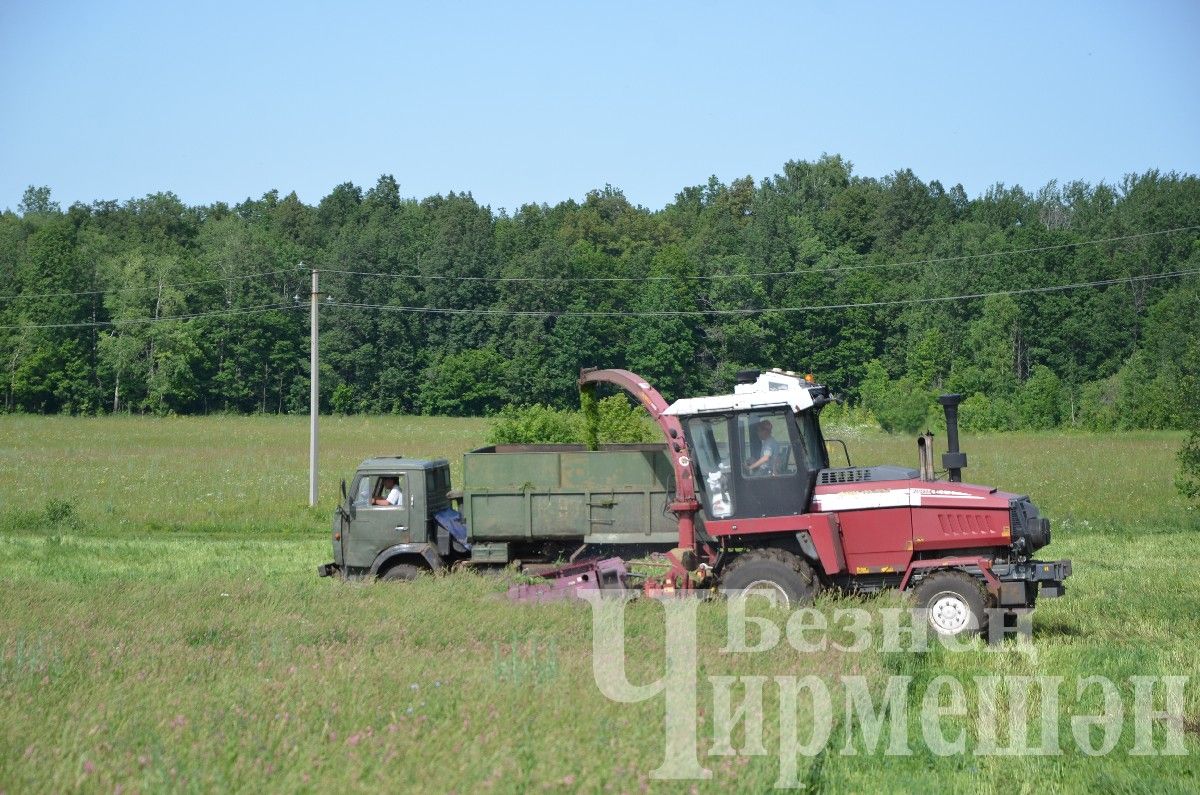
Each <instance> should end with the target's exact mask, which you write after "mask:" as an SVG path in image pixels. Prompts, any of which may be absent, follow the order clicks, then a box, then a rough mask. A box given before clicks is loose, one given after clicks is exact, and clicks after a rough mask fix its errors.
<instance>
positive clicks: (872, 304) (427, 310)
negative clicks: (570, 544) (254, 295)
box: [325, 268, 1200, 317]
mask: <svg viewBox="0 0 1200 795" xmlns="http://www.w3.org/2000/svg"><path fill="white" fill-rule="evenodd" d="M1198 274H1200V268H1193V269H1189V270H1180V271H1169V272H1164V273H1151V274H1144V275H1140V276H1121V277H1118V278H1113V279H1099V280H1096V281H1090V282H1075V283H1073V284H1058V285H1048V286H1041V287H1025V288H1018V289H1013V290H993V291H990V292H980V293H969V294H965V295H944V296H930V297H921V298H897V299H893V300H887V301H864V302H859V303H846V304H813V305H809V306H786V307H763V308H733V309H679V310H655V311H628V312H626V311H617V310H605V311H580V310H563V311H559V310H549V309H546V310H519V309H518V310H511V309H455V308H450V307H422V306H391V305H388V304H367V303H354V302H348V301H329V302H327V303H326V304H325V306H334V307H345V308H349V309H377V310H381V311H385V312H411V313H424V314H445V315H506V316H512V317H681V316H683V317H686V316H704V315H759V314H770V313H773V312H817V311H823V310H831V309H865V308H877V307H885V306H907V305H911V304H927V303H938V302H947V301H966V300H973V299H979V298H990V297H993V296H1001V295H1030V294H1035V293H1051V292H1062V291H1066V290H1078V289H1083V288H1087V287H1103V286H1108V285H1116V284H1127V283H1131V282H1144V281H1155V280H1159V279H1170V278H1178V277H1182V276H1194V275H1198Z"/></svg>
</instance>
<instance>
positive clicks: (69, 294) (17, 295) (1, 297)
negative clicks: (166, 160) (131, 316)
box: [0, 268, 307, 301]
mask: <svg viewBox="0 0 1200 795" xmlns="http://www.w3.org/2000/svg"><path fill="white" fill-rule="evenodd" d="M299 270H307V268H303V269H302V268H281V269H280V270H274V271H261V272H258V273H242V274H239V275H237V276H223V277H222V276H216V277H213V278H211V279H196V280H195V281H188V282H162V283H161V284H158V283H155V284H150V285H145V286H138V287H116V288H112V289H108V290H79V291H77V292H61V293H14V294H12V295H0V301H12V300H16V299H25V298H74V297H77V296H81V295H108V294H114V293H127V292H147V291H150V290H159V289H165V288H167V287H194V286H196V285H198V284H214V283H217V282H233V281H239V280H244V279H255V278H258V277H259V276H275V275H278V274H280V273H295V272H297V271H299Z"/></svg>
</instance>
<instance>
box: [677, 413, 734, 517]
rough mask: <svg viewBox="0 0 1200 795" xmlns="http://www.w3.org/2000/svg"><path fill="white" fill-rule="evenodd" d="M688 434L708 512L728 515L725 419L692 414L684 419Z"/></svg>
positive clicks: (730, 505) (730, 493) (730, 496)
mask: <svg viewBox="0 0 1200 795" xmlns="http://www.w3.org/2000/svg"><path fill="white" fill-rule="evenodd" d="M688 436H689V437H690V438H691V440H692V448H693V450H692V453H693V454H694V455H695V456H696V466H697V467H698V468H699V470H700V489H701V491H702V492H703V493H704V500H705V503H706V505H705V508H706V509H707V512H708V515H709V516H711V517H713V518H714V519H723V518H725V517H727V516H732V515H733V491H732V489H731V488H730V482H729V480H730V465H729V456H730V449H729V418H728V417H694V418H692V419H691V420H688Z"/></svg>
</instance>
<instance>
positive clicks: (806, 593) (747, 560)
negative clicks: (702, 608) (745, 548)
mask: <svg viewBox="0 0 1200 795" xmlns="http://www.w3.org/2000/svg"><path fill="white" fill-rule="evenodd" d="M721 590H722V591H723V592H724V593H725V595H726V596H735V595H737V594H740V593H742V592H743V591H767V592H768V593H774V594H776V597H777V599H778V603H779V605H780V607H796V606H798V605H807V604H812V601H813V598H814V597H815V596H816V595H817V577H816V575H815V574H814V573H813V570H812V566H810V565H808V561H806V560H805V559H804V558H801V557H799V556H797V555H793V554H792V553H791V552H785V551H783V550H782V549H758V550H754V551H752V552H746V553H745V554H742V555H739V556H738V558H737V560H735V561H734V562H733V563H731V564H730V566H729V568H728V569H726V570H725V573H724V574H723V575H722V576H721Z"/></svg>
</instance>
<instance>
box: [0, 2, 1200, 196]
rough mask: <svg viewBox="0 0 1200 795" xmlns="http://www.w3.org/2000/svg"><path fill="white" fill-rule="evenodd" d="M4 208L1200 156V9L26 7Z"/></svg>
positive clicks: (10, 80)
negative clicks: (29, 199)
mask: <svg viewBox="0 0 1200 795" xmlns="http://www.w3.org/2000/svg"><path fill="white" fill-rule="evenodd" d="M0 72H2V74H3V75H4V78H3V80H2V81H0V107H3V108H4V120H3V124H2V125H0V208H3V207H10V208H14V209H15V208H16V205H17V203H18V202H19V201H20V198H21V194H22V192H23V190H24V188H25V187H26V186H27V185H30V184H37V185H42V184H45V185H49V186H50V187H51V189H52V190H53V194H54V197H55V199H56V200H58V201H59V202H60V203H62V204H63V206H64V207H65V206H66V205H67V204H69V203H71V202H72V201H75V200H82V201H86V202H90V201H93V200H97V199H120V200H124V199H129V198H133V197H139V196H144V195H146V194H147V193H152V192H155V191H161V190H171V191H174V192H175V193H177V194H178V195H179V196H180V197H181V198H182V199H183V200H184V201H185V202H187V203H190V204H202V203H209V202H213V201H217V200H223V201H228V202H236V201H240V200H242V199H244V198H246V197H247V196H253V197H258V196H260V195H262V194H263V193H264V192H266V191H267V190H270V189H272V188H277V189H279V190H280V191H281V192H282V193H287V192H288V191H291V190H295V191H297V193H299V195H300V198H301V199H303V200H304V201H306V202H310V203H315V202H317V201H318V200H320V198H321V197H322V196H324V195H326V194H327V193H329V191H330V190H331V189H332V188H333V187H334V186H335V185H337V184H338V183H341V182H344V181H347V180H350V181H353V182H355V183H356V184H359V185H362V186H364V187H370V186H371V185H373V184H374V183H375V180H376V179H377V178H378V176H379V175H380V174H383V173H390V174H393V175H394V176H395V177H396V179H397V180H399V182H400V185H401V191H402V192H403V193H404V194H405V195H407V196H418V197H421V196H426V195H429V194H431V193H439V192H440V193H444V192H446V191H450V190H470V191H471V192H473V193H474V195H475V197H476V198H477V199H479V200H480V201H481V202H484V203H487V204H490V205H491V206H492V207H493V208H499V207H507V208H509V209H513V208H515V207H517V206H519V205H520V204H522V203H524V202H528V201H537V202H542V201H545V202H550V203H554V202H557V201H560V200H563V199H566V198H569V197H574V198H577V199H578V198H581V197H582V196H583V195H584V194H585V193H586V192H587V191H588V190H589V189H591V188H596V187H602V186H603V185H604V184H606V183H611V184H612V185H615V186H617V187H619V188H621V189H622V190H624V191H625V193H626V195H627V196H628V197H629V198H630V200H632V201H634V202H636V203H639V204H643V205H646V206H648V207H652V208H658V207H661V206H662V205H663V204H665V203H667V202H669V201H670V200H671V199H672V198H673V196H674V194H675V193H676V192H677V191H678V190H679V189H680V188H682V187H683V186H685V185H694V184H699V183H703V182H705V181H706V180H707V179H708V177H709V175H710V174H716V175H717V176H718V177H719V178H721V179H722V180H725V181H728V180H730V179H732V178H735V177H738V176H742V175H746V174H750V175H752V176H754V177H755V179H762V178H763V177H767V176H770V175H772V174H774V173H776V172H777V171H779V170H780V168H781V166H782V165H783V163H784V162H785V161H787V160H789V159H814V158H817V157H819V156H820V155H821V153H822V152H829V153H840V154H842V155H843V156H845V157H847V158H848V159H849V160H851V161H852V162H853V163H854V165H855V170H856V173H859V174H863V175H868V176H883V175H885V174H887V173H889V172H891V171H894V170H896V169H898V168H903V167H910V168H912V169H913V170H914V171H916V173H917V174H918V176H920V177H921V178H922V179H925V180H930V179H940V180H941V181H942V182H943V183H944V184H945V185H946V186H947V187H949V186H950V185H953V184H954V183H956V182H961V183H962V184H963V185H964V187H966V189H967V192H968V193H969V194H970V195H972V196H974V195H977V194H979V193H981V192H982V191H983V190H985V189H986V188H987V187H988V186H989V185H991V184H992V183H994V182H997V181H1003V182H1005V183H1007V184H1010V185H1011V184H1020V185H1022V186H1024V187H1026V188H1029V189H1035V188H1037V187H1040V186H1041V185H1043V184H1044V183H1046V182H1047V181H1048V180H1050V179H1059V180H1060V181H1063V180H1069V179H1085V180H1088V181H1091V182H1095V181H1098V180H1108V181H1116V180H1119V179H1120V177H1121V176H1122V175H1123V174H1125V173H1127V172H1131V171H1143V170H1145V169H1148V168H1160V169H1163V170H1179V171H1185V172H1191V173H1196V172H1200V3H1197V2H1176V3H1156V2H1128V3H1108V2H1096V3H1083V2H1080V3H1062V4H1059V3H1048V2H1029V3H1014V2H980V3H963V2H951V3H945V4H933V3H886V4H884V3H879V4H870V3H868V4H864V3H843V2H820V3H707V2H701V1H700V0H692V2H681V3H651V2H648V1H647V2H630V3H622V2H605V3H584V2H573V1H569V0H558V1H557V2H544V3H511V2H510V3H504V2H481V3H455V2H444V3H421V4H415V3H391V2H341V3H336V4H335V3H309V2H297V1H296V0H292V1H291V2H279V3H254V2H244V3H243V2H194V3H187V4H181V3H173V2H162V0H158V1H157V2H122V1H120V0H108V1H107V2H86V3H85V2H53V1H52V0H50V1H48V2H16V0H8V1H7V2H3V4H2V5H0Z"/></svg>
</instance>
